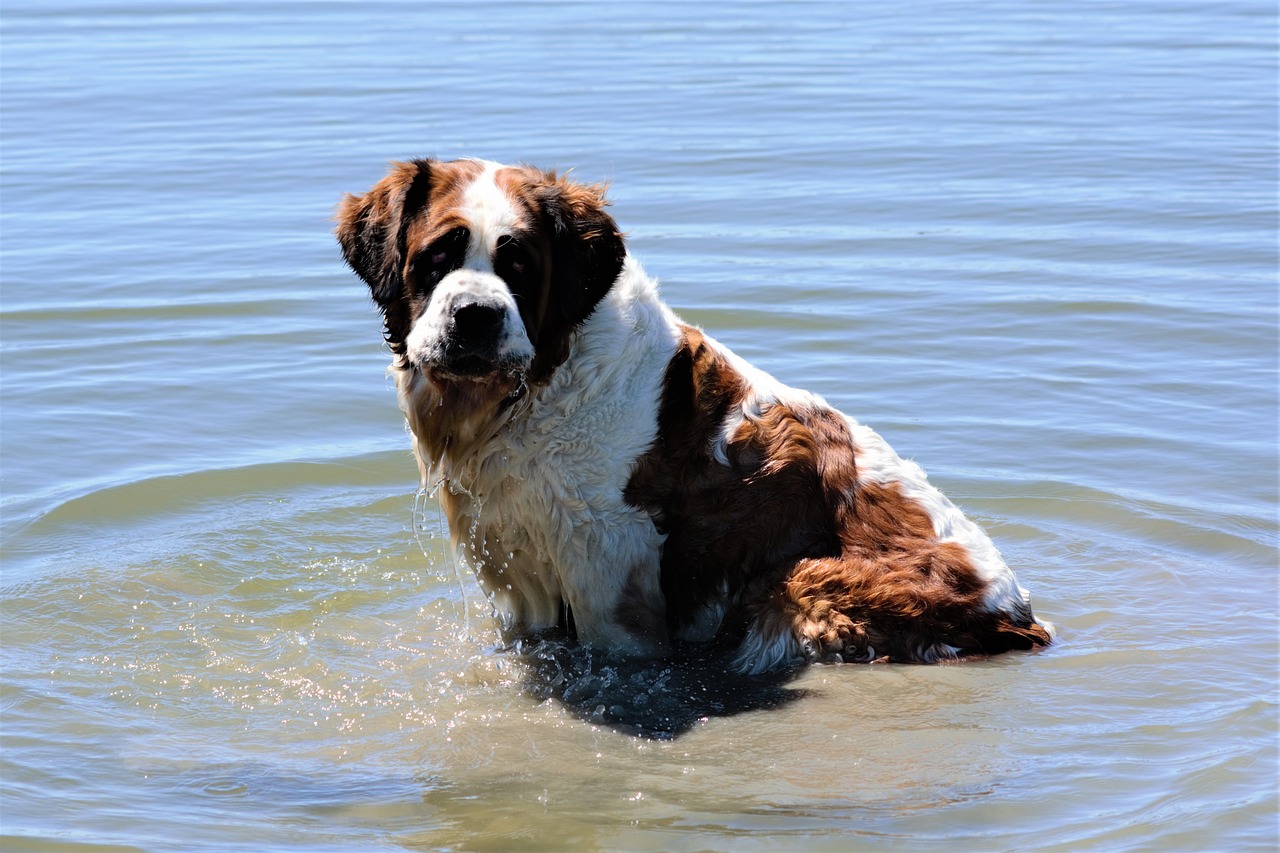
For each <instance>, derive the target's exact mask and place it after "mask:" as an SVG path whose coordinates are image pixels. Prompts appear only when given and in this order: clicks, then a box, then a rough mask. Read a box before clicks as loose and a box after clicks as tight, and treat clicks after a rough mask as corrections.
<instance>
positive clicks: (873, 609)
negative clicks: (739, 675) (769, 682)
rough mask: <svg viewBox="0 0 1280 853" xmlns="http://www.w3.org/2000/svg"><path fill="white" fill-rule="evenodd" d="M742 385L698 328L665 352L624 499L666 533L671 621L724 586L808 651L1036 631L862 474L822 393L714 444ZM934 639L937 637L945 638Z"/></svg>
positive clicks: (758, 414) (985, 639)
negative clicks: (649, 427) (995, 607)
mask: <svg viewBox="0 0 1280 853" xmlns="http://www.w3.org/2000/svg"><path fill="white" fill-rule="evenodd" d="M749 394H750V389H749V388H748V386H747V383H746V380H745V379H744V378H743V377H741V376H740V375H738V373H737V372H736V371H735V370H734V369H733V367H732V365H730V364H729V363H728V362H727V360H725V359H724V358H723V357H722V356H720V355H719V354H718V353H717V352H716V351H715V350H714V349H712V348H711V347H710V346H708V345H707V344H706V341H705V339H704V338H703V336H702V334H701V333H700V332H698V330H696V329H692V328H687V327H686V328H685V329H684V342H683V344H682V346H681V347H680V349H679V351H678V352H677V353H676V355H675V357H674V358H673V359H672V362H671V366H670V368H669V370H668V372H667V377H666V382H665V386H664V390H663V399H662V406H661V410H660V413H659V418H658V421H659V434H658V439H657V441H656V442H655V443H654V446H653V447H652V448H651V449H650V451H649V452H648V453H646V454H645V455H644V456H643V457H641V459H640V460H639V462H638V463H637V465H636V467H635V469H634V472H633V474H632V477H631V479H630V481H629V483H628V486H627V490H626V497H627V499H628V500H629V501H630V502H631V503H632V504H633V505H635V506H638V507H641V508H643V509H645V510H647V511H648V512H649V513H650V515H651V516H652V517H653V518H654V522H655V524H657V525H658V527H659V529H661V530H665V531H666V532H667V534H668V537H667V541H666V545H665V548H664V551H663V559H662V584H663V590H664V592H665V594H666V596H667V602H668V619H669V621H671V622H672V623H673V627H674V628H676V629H679V627H680V626H681V624H683V623H684V622H685V621H686V620H689V619H691V618H693V616H694V615H695V614H696V613H697V611H698V610H699V608H700V607H701V606H702V605H704V604H705V603H707V602H709V601H712V600H714V599H715V598H716V597H717V596H720V595H723V594H724V593H723V592H722V590H724V591H727V594H728V599H729V603H730V604H731V605H737V606H738V607H739V608H740V615H739V620H743V619H746V620H751V621H752V622H753V623H754V629H755V630H757V631H759V632H760V633H761V634H762V635H763V636H764V637H766V638H776V637H778V636H780V635H782V634H784V633H785V632H791V633H793V634H794V635H795V636H796V638H797V639H798V640H800V641H801V642H802V644H805V645H807V646H808V650H807V651H808V654H810V655H811V656H814V657H819V658H822V657H827V658H830V657H838V658H840V659H845V660H865V659H869V658H870V657H871V656H874V657H877V658H888V659H892V660H902V661H922V660H932V659H933V658H934V656H935V654H937V653H938V652H941V653H942V654H943V655H944V656H945V655H946V654H947V651H946V650H945V649H943V648H942V645H945V646H948V647H954V648H955V649H958V650H959V652H958V653H959V654H993V653H996V652H1000V651H1005V650H1008V649H1011V648H1030V647H1031V646H1033V645H1045V644H1046V643H1048V641H1049V636H1048V633H1047V632H1046V631H1045V630H1044V629H1043V628H1042V627H1041V626H1039V625H1037V624H1035V623H1034V622H1030V621H1027V622H1025V623H1024V622H1021V621H1017V620H1015V619H1013V618H1012V617H1010V616H1008V615H1007V614H993V613H985V612H983V609H982V604H983V595H984V593H985V591H986V584H985V582H984V581H983V580H982V579H981V578H980V577H979V575H978V574H977V572H976V570H975V568H974V566H973V564H972V561H971V560H970V558H969V554H968V552H967V551H966V549H965V548H963V547H962V546H961V545H958V544H956V543H952V542H939V541H938V539H937V535H936V533H935V531H934V529H933V524H932V522H931V520H930V518H929V516H928V514H927V513H926V512H925V510H924V508H923V507H921V506H919V505H918V504H917V503H915V502H914V501H912V500H910V499H909V498H907V497H906V496H905V495H903V494H902V492H901V489H900V488H899V487H898V486H896V485H877V484H862V485H859V484H858V482H857V460H856V458H855V449H854V442H853V437H852V435H851V434H850V432H849V428H848V425H847V423H846V421H845V419H844V418H843V416H841V415H840V414H839V413H838V412H835V411H834V410H831V409H828V408H826V407H823V406H817V405H815V406H807V407H797V406H791V405H787V404H783V403H769V402H765V403H763V404H762V405H760V406H759V408H758V410H752V407H751V406H748V407H747V408H748V410H749V411H748V412H747V416H746V417H745V418H744V419H743V420H742V423H741V424H740V426H739V427H738V428H737V430H736V431H735V432H734V434H733V436H732V437H731V439H730V441H729V442H728V445H727V447H726V448H725V454H724V455H725V459H726V461H727V464H725V463H722V462H720V461H718V460H716V459H715V458H713V456H712V454H711V452H710V448H711V447H712V446H713V444H714V442H715V441H716V440H717V439H718V436H719V434H720V431H721V430H722V429H723V424H724V422H725V419H726V417H727V416H728V415H729V414H731V413H732V412H734V411H736V409H735V407H741V406H742V405H743V403H744V402H747V403H749V402H750V401H749ZM940 644H942V645H940Z"/></svg>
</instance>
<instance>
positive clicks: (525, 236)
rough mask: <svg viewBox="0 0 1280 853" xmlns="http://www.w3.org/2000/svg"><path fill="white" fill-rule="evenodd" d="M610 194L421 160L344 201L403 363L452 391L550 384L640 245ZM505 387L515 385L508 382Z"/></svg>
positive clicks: (536, 173)
mask: <svg viewBox="0 0 1280 853" xmlns="http://www.w3.org/2000/svg"><path fill="white" fill-rule="evenodd" d="M604 206H605V200H604V191H603V188H602V187H599V186H587V185H582V184H577V183H573V182H570V181H568V180H566V179H564V178H562V177H557V176H556V175H555V174H554V173H553V172H543V171H540V170H538V169H533V168H530V167H526V166H500V165H498V164H496V163H488V162H483V161H478V160H455V161H453V162H439V161H433V160H413V161H411V162H407V163H395V164H393V166H392V168H391V171H390V173H389V174H388V175H387V176H386V177H385V178H383V179H382V180H381V181H379V182H378V183H377V184H376V185H375V186H374V187H373V189H371V190H370V191H369V192H367V193H365V194H364V195H359V196H356V195H348V196H346V197H344V198H343V200H342V202H341V204H340V206H339V208H338V214H337V219H338V227H337V236H338V242H339V243H340V244H341V245H342V254H343V256H344V257H345V258H346V261H347V263H348V264H350V265H351V268H352V269H353V270H355V272H356V274H357V275H359V276H360V278H362V279H364V281H365V282H366V283H368V285H369V289H370V290H371V292H372V294H373V298H374V301H375V302H377V304H378V306H379V307H380V308H381V309H382V313H383V317H384V320H385V325H386V338H387V342H388V343H389V344H390V346H391V350H392V352H393V353H394V355H395V357H396V362H397V366H399V367H401V368H403V369H408V370H414V371H418V372H420V373H421V374H423V375H425V376H426V377H427V378H428V379H429V380H430V381H431V382H432V383H433V384H435V385H436V386H438V387H442V388H443V387H447V386H449V385H466V386H468V387H469V388H471V389H473V390H479V389H484V388H488V387H492V388H493V390H494V391H495V392H496V393H506V392H509V391H510V390H511V389H512V388H515V387H518V386H519V385H520V384H521V383H527V384H530V385H536V384H538V383H541V382H544V381H546V379H547V378H548V377H549V376H550V374H551V373H552V371H554V370H555V368H556V367H557V366H559V365H560V363H561V362H563V361H564V359H565V357H566V356H567V354H568V351H569V346H570V341H571V337H572V334H573V332H574V330H575V329H576V328H577V327H578V326H579V325H580V324H581V323H582V321H583V320H585V319H586V318H587V317H588V316H590V314H591V312H592V311H593V310H594V309H595V307H596V305H597V303H599V301H600V299H601V298H602V297H603V296H604V295H605V294H606V293H607V292H608V290H609V288H610V287H611V286H612V284H613V282H614V280H615V279H616V278H617V277H618V273H619V272H620V271H621V269H622V263H623V259H624V256H625V254H626V249H625V247H624V246H623V242H622V235H621V234H619V233H618V229H617V225H616V224H615V223H614V221H613V219H612V217H610V216H609V215H608V214H607V213H606V212H605V210H604ZM504 389H505V390H504Z"/></svg>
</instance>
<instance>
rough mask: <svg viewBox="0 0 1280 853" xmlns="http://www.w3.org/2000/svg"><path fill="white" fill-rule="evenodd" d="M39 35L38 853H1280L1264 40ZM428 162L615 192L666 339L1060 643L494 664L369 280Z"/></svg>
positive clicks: (1, 632) (25, 791) (390, 14)
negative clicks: (943, 516) (398, 174)
mask: <svg viewBox="0 0 1280 853" xmlns="http://www.w3.org/2000/svg"><path fill="white" fill-rule="evenodd" d="M0 24H2V26H3V32H2V38H3V44H2V47H3V50H2V51H0V62H2V63H3V77H2V81H0V85H2V86H3V90H2V92H0V94H2V98H0V108H2V110H3V116H2V121H0V139H2V141H3V148H2V149H0V165H2V166H3V187H2V190H3V195H2V198H0V215H2V220H0V225H2V229H3V230H2V231H0V249H2V251H3V256H2V258H0V276H2V288H3V289H2V291H0V294H2V299H3V303H2V306H0V308H2V312H0V354H2V357H3V361H2V367H3V374H2V383H0V394H2V395H3V396H2V399H0V442H2V444H0V449H2V459H0V462H2V464H0V492H2V497H3V526H2V527H0V535H2V537H3V541H2V546H3V552H2V554H3V564H2V570H3V612H2V615H3V621H2V622H0V663H2V667H0V735H2V737H3V742H2V746H3V749H2V751H0V794H2V797H3V799H0V833H2V834H3V846H4V849H5V850H73V849H141V850H184V851H185V850H202V849H209V850H233V849H244V850H264V849H290V850H311V849H316V850H322V849H323V850H328V849H341V850H357V849H397V848H414V849H425V850H441V849H458V850H463V849H467V850H470V849H521V850H536V849H546V850H565V849H582V850H588V849H610V850H615V849H645V850H647V849H654V850H733V851H742V850H746V851H750V850H761V851H764V850H768V851H774V850H849V849H884V850H965V849H993V850H995V849H1014V848H1031V849H1061V850H1080V849H1105V850H1116V849H1131V850H1152V849H1183V850H1227V849H1230V850H1241V849H1271V848H1273V847H1274V845H1275V844H1276V842H1277V819H1276V813H1277V788H1276V778H1277V777H1276V770H1277V762H1276V753H1277V750H1276V746H1277V736H1276V731H1277V714H1276V698H1277V693H1276V687H1277V681H1276V679H1277V654H1276V652H1277V608H1278V606H1280V600H1278V598H1277V514H1276V513H1277V502H1276V496H1277V408H1276V366H1277V346H1276V337H1277V334H1276V320H1277V310H1276V307H1277V286H1276V261H1277V257H1276V237H1275V235H1276V225H1277V218H1276V203H1275V198H1276V177H1275V162H1276V129H1277V127H1276V99H1275V88H1274V82H1275V75H1276V59H1275V48H1274V45H1275V33H1276V21H1275V10H1274V9H1273V8H1272V7H1271V6H1269V5H1267V4H1261V3H1253V2H1242V1H1241V0H1232V2H1225V3H1218V4H1212V5H1208V6H1206V5H1204V4H1191V3H1143V2H1139V3H1123V4H1121V3H1112V2H1096V3H1083V4H1081V3H1057V2H1051V3H1037V4H1020V3H1002V2H997V3H994V4H984V5H980V6H973V5H970V6H960V5H943V6H938V5H935V4H917V3H905V4H893V5H884V6H865V7H864V6H860V5H856V4H854V5H851V4H846V3H816V2H815V3H809V2H797V3H791V4H786V6H785V9H784V8H783V7H781V6H779V5H777V4H765V3H743V4H733V5H732V6H730V5H727V4H726V5H723V6H719V5H717V6H714V7H705V6H698V5H696V4H670V3H665V2H659V3H644V4H634V3H618V4H586V3H563V4H555V5H532V6H531V5H529V4H506V3H477V4H466V5H455V6H449V7H437V6H435V4H402V3H389V2H371V3H363V4H358V5H355V4H352V5H346V4H314V3H280V2H262V3H247V2H246V3H230V4H220V5H213V6H209V5H199V4H185V3H180V4H173V3H164V4H160V3H155V4H149V3H137V2H132V3H130V2H126V3H122V4H106V3H96V2H90V3H80V4H75V3H68V2H61V0H59V2H41V3H35V2H24V1H23V0H19V2H11V3H8V4H7V5H6V7H5V9H4V10H3V12H2V13H0ZM426 154H436V155H440V156H446V157H451V156H461V155H478V156H486V157H492V158H495V159H500V160H528V161H531V162H534V163H537V164H540V165H544V166H553V167H569V166H575V167H577V174H578V175H580V176H581V177H583V178H585V179H589V180H598V179H609V180H611V181H612V182H613V191H612V195H613V198H614V199H615V205H614V213H615V214H616V215H617V217H618V219H619V221H620V222H621V224H622V226H623V228H624V229H626V230H627V231H628V232H629V234H630V237H631V245H632V248H633V251H634V252H636V253H637V254H638V255H639V256H640V257H641V258H642V259H643V260H644V262H645V264H646V266H647V267H648V268H649V270H650V271H651V272H652V273H654V274H655V275H657V276H659V277H660V278H661V279H662V280H663V282H664V292H665V293H666V296H667V298H668V300H669V301H670V302H671V303H673V304H674V305H675V306H677V308H678V309H680V310H681V311H682V312H683V313H684V315H685V316H686V317H687V318H688V319H690V320H693V321H695V322H698V323H701V324H704V325H705V326H706V327H708V328H709V329H710V330H712V331H713V332H714V333H715V334H716V336H717V337H718V338H719V339H721V340H723V341H725V342H726V343H728V344H729V345H730V346H732V347H734V348H735V349H736V350H737V351H738V352H740V353H741V354H743V355H745V356H747V357H749V358H751V359H752V360H753V361H755V362H756V363H757V364H759V365H761V366H762V367H765V368H766V369H768V370H770V371H771V372H773V373H775V374H776V375H778V376H779V377H780V378H782V379H784V380H785V381H787V382H789V383H791V384H794V385H799V386H803V387H807V388H810V389H812V390H814V391H817V392H819V393H821V394H823V395H824V396H826V397H827V398H828V399H829V400H830V401H831V402H833V403H834V404H836V405H838V406H840V407H841V408H843V409H845V410H846V411H848V412H850V413H851V414H854V415H855V416H857V417H858V418H859V419H861V420H863V421H864V422H866V423H869V424H871V425H873V426H874V427H876V428H877V429H878V430H879V431H880V432H881V433H882V434H884V435H885V436H886V437H887V438H888V439H889V440H890V441H891V442H892V443H893V444H894V446H895V447H896V448H897V449H898V450H899V451H900V452H901V453H902V454H903V455H906V456H910V457H914V458H916V459H917V460H918V461H920V462H921V463H922V464H923V465H924V466H925V467H926V468H927V469H928V470H929V471H930V473H931V475H932V478H933V479H934V481H935V482H936V483H938V484H939V485H940V486H941V487H942V488H943V489H944V491H946V492H947V493H948V494H949V495H950V496H951V497H952V498H954V499H955V500H956V501H957V502H958V503H960V504H961V505H962V506H963V507H964V508H965V509H966V510H967V511H968V512H969V513H970V514H971V515H973V516H975V517H976V518H978V519H980V520H981V521H982V522H983V523H984V525H986V527H987V528H988V529H989V530H990V532H991V533H992V534H993V536H994V538H995V539H996V541H997V544H998V545H999V546H1000V547H1001V549H1002V551H1003V552H1004V553H1005V556H1006V557H1007V559H1008V561H1009V562H1010V564H1011V565H1013V566H1014V568H1015V569H1016V571H1017V572H1018V575H1019V578H1020V580H1021V581H1022V582H1023V584H1024V585H1026V586H1027V587H1028V588H1029V589H1031V590H1032V592H1033V594H1034V596H1035V603H1036V609H1037V612H1038V613H1040V614H1042V615H1043V616H1044V617H1045V618H1047V619H1050V620H1052V621H1053V622H1055V623H1056V624H1057V626H1058V628H1059V631H1060V642H1059V643H1058V645H1056V646H1054V647H1053V648H1051V649H1049V650H1047V651H1046V652H1044V653H1041V654H1031V655H1012V656H1006V657H1003V658H1000V659H996V660H992V661H988V662H982V663H974V664H967V665H963V666H943V667H864V666H843V667H826V668H815V669H810V670H807V671H804V672H801V673H798V674H796V675H794V677H791V678H788V679H779V680H775V681H773V682H741V681H731V680H726V679H725V677H724V676H723V675H722V674H718V673H717V670H716V667H715V665H714V661H708V662H703V663H702V664H698V663H697V662H689V663H685V664H681V665H678V666H677V665H670V666H667V665H659V666H653V667H648V668H645V667H637V668H630V669H628V668H627V667H624V666H619V665H615V664H610V663H609V662H607V661H603V660H601V659H598V658H594V657H592V656H590V655H588V654H586V653H585V652H581V651H573V650H568V649H563V648H559V649H557V648H542V649H534V650H531V651H530V652H529V653H527V654H526V655H524V656H520V655H517V654H514V653H511V652H503V651H499V650H498V649H497V648H496V637H495V635H494V631H493V625H492V623H491V621H490V620H489V617H488V614H487V610H486V608H485V606H484V604H483V602H482V601H481V600H480V596H479V593H478V591H477V589H476V587H475V586H474V583H473V582H472V581H471V580H470V578H469V577H468V576H467V575H466V572H465V569H463V568H460V567H459V566H457V565H455V564H454V562H453V561H452V560H450V559H449V558H448V557H447V556H446V555H445V553H444V549H443V546H442V544H441V541H440V537H439V531H440V527H441V525H442V521H441V518H440V513H439V511H438V509H437V508H436V507H435V505H434V504H433V503H432V502H430V501H427V502H426V503H425V505H424V506H423V509H422V511H421V513H420V514H419V516H418V518H419V523H417V524H415V515H414V489H415V479H416V471H415V469H414V465H413V462H412V460H411V458H410V455H409V450H408V440H407V438H406V436H405V434H404V430H403V427H402V424H401V422H400V418H399V415H398V413H397V412H396V408H395V402H394V395H393V393H392V392H391V389H390V387H389V386H388V383H387V381H386V380H385V378H384V376H383V369H384V366H385V364H386V360H387V359H386V355H385V353H384V352H383V351H382V349H381V348H380V345H379V340H380V339H379V321H378V317H377V315H376V313H375V311H374V310H373V308H372V307H371V305H370V304H369V302H368V300H367V296H366V292H365V289H364V286H363V285H362V284H360V282H358V281H357V280H356V279H355V278H354V277H353V276H351V275H350V274H349V273H348V272H347V271H346V270H345V269H344V268H343V267H342V265H341V263H340V260H339V255H338V252H337V249H336V246H335V245H334V243H333V241H332V237H331V236H330V235H329V233H328V232H329V229H330V227H331V225H330V222H329V216H330V214H331V211H332V209H333V206H334V204H335V203H336V201H337V199H338V197H339V195H340V194H341V193H342V192H344V191H359V190H362V189H363V188H365V187H367V186H368V185H369V184H371V183H372V182H373V181H374V180H376V179H377V178H378V177H379V176H380V174H381V173H382V172H383V169H384V167H385V163H386V161H387V160H389V159H391V158H395V157H400V158H403V157H410V156H418V155H426ZM619 720H623V721H630V722H631V723H643V724H645V725H647V726H648V728H647V729H646V728H645V725H639V726H637V725H631V726H627V725H619V724H618V721H619Z"/></svg>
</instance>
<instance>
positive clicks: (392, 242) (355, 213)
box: [336, 160, 432, 308]
mask: <svg viewBox="0 0 1280 853" xmlns="http://www.w3.org/2000/svg"><path fill="white" fill-rule="evenodd" d="M431 166H432V163H431V161H430V160H411V161H409V162H407V163H392V164H391V171H390V172H389V173H388V174H387V176H386V177H385V178H383V179H382V180H380V181H378V183H376V184H374V186H373V189H371V190H369V192H367V193H365V194H364V195H350V194H347V195H345V196H343V198H342V201H341V202H340V203H339V204H338V213H337V217H336V218H337V220H338V227H337V229H336V233H337V236H338V243H339V244H340V245H341V246H342V257H343V258H344V259H346V262H347V264H349V265H350V267H351V269H353V270H355V273H356V275H358V276H360V278H362V279H364V281H365V283H366V284H368V285H369V290H370V291H371V292H372V294H373V299H374V301H375V302H377V303H378V304H379V305H381V306H382V307H384V308H385V307H386V306H387V305H389V304H390V303H392V302H393V301H395V300H396V299H397V298H398V297H399V296H400V293H401V290H402V288H403V286H404V280H403V276H404V264H405V258H404V253H405V239H404V232H405V228H406V226H407V225H408V223H409V222H411V221H412V220H413V216H414V214H416V213H417V212H418V211H419V210H421V209H422V207H423V206H424V205H426V203H427V199H428V197H429V196H430V193H431Z"/></svg>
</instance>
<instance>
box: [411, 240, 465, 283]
mask: <svg viewBox="0 0 1280 853" xmlns="http://www.w3.org/2000/svg"><path fill="white" fill-rule="evenodd" d="M468 236H469V235H468V234H467V230H466V229H465V228H456V229H454V230H453V231H450V232H449V233H448V234H446V235H444V236H443V237H441V238H440V239H438V240H436V241H435V242H433V243H432V244H431V245H430V246H428V247H427V248H426V249H424V250H423V251H422V252H420V253H419V254H418V255H417V257H416V258H415V260H414V264H413V266H414V272H415V273H416V274H417V276H418V281H419V286H420V287H423V288H429V287H434V286H435V285H436V284H438V283H439V282H440V279H442V278H444V277H445V276H446V275H448V274H449V273H450V272H452V271H453V270H454V269H455V268H456V267H457V266H458V265H459V264H461V263H462V256H463V255H464V254H466V250H467V239H468Z"/></svg>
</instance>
